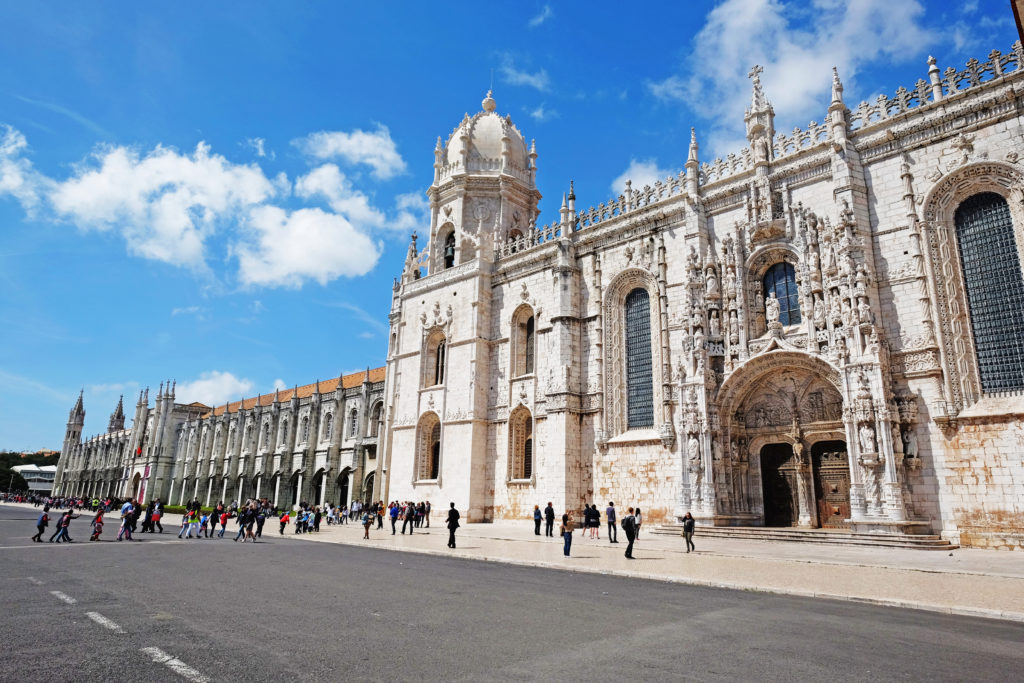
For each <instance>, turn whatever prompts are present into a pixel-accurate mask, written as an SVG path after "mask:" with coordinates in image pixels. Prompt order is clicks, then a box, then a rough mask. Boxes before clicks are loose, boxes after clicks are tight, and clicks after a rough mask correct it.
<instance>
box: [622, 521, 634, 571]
mask: <svg viewBox="0 0 1024 683" xmlns="http://www.w3.org/2000/svg"><path fill="white" fill-rule="evenodd" d="M622 530H623V531H625V532H626V541H628V542H629V545H627V546H626V559H629V560H632V559H635V558H634V557H633V541H635V540H636V517H634V516H633V508H629V514H628V515H626V516H625V517H623V518H622Z"/></svg>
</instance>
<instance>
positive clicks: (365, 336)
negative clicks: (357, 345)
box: [359, 332, 377, 339]
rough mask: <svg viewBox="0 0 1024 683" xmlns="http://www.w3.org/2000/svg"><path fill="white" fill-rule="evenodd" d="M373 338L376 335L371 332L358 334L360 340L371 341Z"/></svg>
mask: <svg viewBox="0 0 1024 683" xmlns="http://www.w3.org/2000/svg"><path fill="white" fill-rule="evenodd" d="M375 336H377V335H375V334H374V333H373V332H360V333H359V337H360V338H361V339H373V338H374V337H375Z"/></svg>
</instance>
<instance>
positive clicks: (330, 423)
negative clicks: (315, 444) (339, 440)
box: [323, 413, 334, 441]
mask: <svg viewBox="0 0 1024 683" xmlns="http://www.w3.org/2000/svg"><path fill="white" fill-rule="evenodd" d="M333 429H334V415H332V414H331V413H327V414H326V415H324V429H323V432H324V439H323V440H324V441H330V439H331V434H332V433H333Z"/></svg>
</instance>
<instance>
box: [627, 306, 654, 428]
mask: <svg viewBox="0 0 1024 683" xmlns="http://www.w3.org/2000/svg"><path fill="white" fill-rule="evenodd" d="M625 308H626V310H625V318H626V326H625V327H626V330H625V331H626V399H627V404H626V405H627V407H626V426H627V428H629V429H634V428H637V427H650V426H652V425H653V424H654V385H653V378H652V368H651V301H650V297H649V296H648V294H647V290H646V289H643V288H642V287H638V288H636V289H634V290H633V291H631V292H630V293H629V294H627V295H626V306H625Z"/></svg>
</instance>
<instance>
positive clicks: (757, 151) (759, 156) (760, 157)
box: [754, 138, 768, 161]
mask: <svg viewBox="0 0 1024 683" xmlns="http://www.w3.org/2000/svg"><path fill="white" fill-rule="evenodd" d="M754 159H756V160H757V161H768V141H767V140H765V139H764V138H758V139H757V140H755V141H754Z"/></svg>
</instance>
